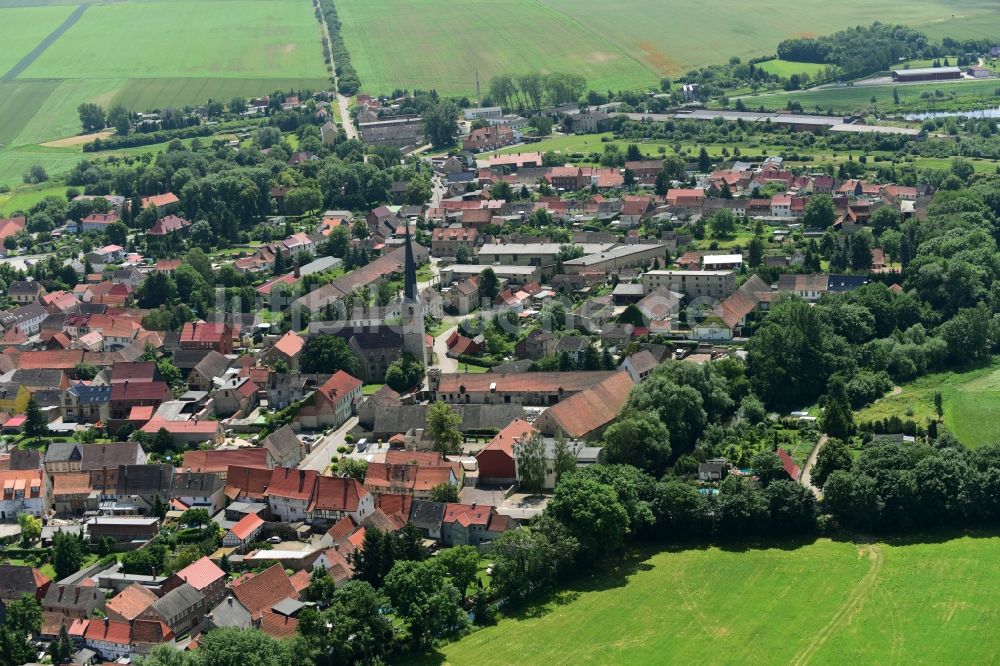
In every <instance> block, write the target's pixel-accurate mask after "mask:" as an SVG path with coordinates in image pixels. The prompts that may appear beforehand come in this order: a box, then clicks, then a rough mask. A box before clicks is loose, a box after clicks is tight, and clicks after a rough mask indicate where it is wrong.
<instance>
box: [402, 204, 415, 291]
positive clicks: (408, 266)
mask: <svg viewBox="0 0 1000 666" xmlns="http://www.w3.org/2000/svg"><path fill="white" fill-rule="evenodd" d="M403 299H404V300H408V301H415V300H417V264H416V262H414V261H413V242H412V241H411V240H410V224H409V222H407V223H406V263H405V266H404V270H403Z"/></svg>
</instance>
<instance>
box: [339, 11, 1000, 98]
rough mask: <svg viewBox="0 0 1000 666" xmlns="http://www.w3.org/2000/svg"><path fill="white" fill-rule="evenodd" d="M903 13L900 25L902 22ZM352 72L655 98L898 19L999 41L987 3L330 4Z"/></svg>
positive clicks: (468, 88) (454, 89) (370, 77)
mask: <svg viewBox="0 0 1000 666" xmlns="http://www.w3.org/2000/svg"><path fill="white" fill-rule="evenodd" d="M901 9H905V15H904V14H901V13H900V10H901ZM337 12H338V15H339V16H340V20H341V23H342V24H343V34H344V39H345V41H346V43H347V48H348V50H349V51H350V52H351V58H352V62H353V64H354V66H355V67H356V68H357V70H358V73H359V75H360V77H361V81H362V85H363V87H364V89H365V90H366V91H368V92H373V93H378V92H390V91H392V90H393V89H395V88H408V89H413V88H422V89H428V88H436V89H437V90H438V91H440V92H443V93H449V94H472V93H474V92H475V82H476V79H475V75H476V69H477V68H478V70H479V76H480V80H481V81H483V82H484V83H485V82H487V81H489V79H490V77H491V76H492V75H494V74H497V73H501V72H509V73H518V72H524V71H529V70H538V71H542V72H551V71H571V72H577V73H579V74H582V75H583V76H585V77H586V78H587V79H588V82H589V83H590V85H591V87H592V88H594V89H597V90H605V89H608V88H611V89H616V90H619V89H628V88H636V87H639V86H655V85H656V84H657V83H658V82H659V80H660V78H661V77H663V76H673V75H676V74H678V73H682V72H685V71H687V70H689V69H691V68H693V67H699V66H702V65H706V64H712V63H719V62H725V61H726V60H728V59H729V57H730V56H739V57H741V58H744V59H745V58H749V57H752V56H761V55H768V54H773V53H774V52H775V48H776V47H777V45H778V42H780V41H781V40H782V39H786V38H789V37H794V36H811V35H817V34H821V33H828V32H833V31H835V30H838V29H841V28H845V27H849V26H853V25H859V24H870V23H872V22H874V21H876V20H878V21H882V22H885V21H887V19H886V17H887V16H897V17H899V18H898V21H899V22H905V23H907V24H908V25H910V26H913V27H915V28H918V29H922V30H923V29H926V30H927V31H928V32H929V33H932V34H933V35H934V36H935V37H936V38H939V37H940V36H945V35H949V36H952V37H959V38H960V37H975V36H982V37H986V36H992V35H995V34H996V33H998V32H1000V6H998V5H997V3H995V2H992V1H991V0H914V2H909V3H905V4H904V3H902V2H900V0H871V1H869V2H863V3H862V2H853V3H846V4H845V3H840V4H837V3H830V2H824V1H822V0H803V2H800V3H797V4H796V7H795V11H793V12H789V11H788V5H787V3H783V2H780V1H779V0H764V1H763V2H761V3H757V4H755V5H754V10H753V11H747V8H746V4H745V3H743V2H740V1H739V0H717V1H716V2H713V3H711V5H710V6H706V5H704V4H700V3H692V2H685V1H683V0H610V1H608V0H497V1H495V2H486V1H485V0H454V1H447V0H338V2H337Z"/></svg>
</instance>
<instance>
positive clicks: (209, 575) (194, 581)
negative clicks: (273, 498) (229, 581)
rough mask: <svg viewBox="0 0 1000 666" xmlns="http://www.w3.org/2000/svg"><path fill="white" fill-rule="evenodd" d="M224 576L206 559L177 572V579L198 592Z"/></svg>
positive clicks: (221, 571)
mask: <svg viewBox="0 0 1000 666" xmlns="http://www.w3.org/2000/svg"><path fill="white" fill-rule="evenodd" d="M247 515H256V514H247ZM237 524H238V523H237ZM225 576H226V572H225V571H223V570H222V569H220V568H219V567H217V566H215V563H214V562H212V560H210V559H208V558H207V557H202V558H201V559H200V560H197V561H195V562H192V563H191V564H189V565H187V566H186V567H184V568H183V569H181V570H180V571H178V572H177V577H178V578H180V579H181V580H183V581H184V582H185V583H187V584H188V585H190V586H191V587H193V588H194V589H196V590H198V591H199V592H200V591H202V590H204V589H205V588H206V587H208V586H209V585H211V584H212V583H214V582H215V581H217V580H219V579H220V578H224V577H225Z"/></svg>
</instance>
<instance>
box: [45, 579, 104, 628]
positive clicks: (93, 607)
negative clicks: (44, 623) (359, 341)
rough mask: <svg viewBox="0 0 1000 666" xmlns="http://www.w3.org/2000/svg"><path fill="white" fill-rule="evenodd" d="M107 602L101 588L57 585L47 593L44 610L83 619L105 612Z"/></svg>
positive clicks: (50, 587)
mask: <svg viewBox="0 0 1000 666" xmlns="http://www.w3.org/2000/svg"><path fill="white" fill-rule="evenodd" d="M105 600H106V598H105V596H104V590H101V589H99V588H96V587H93V586H84V585H66V584H63V583H56V584H55V585H50V586H49V590H48V592H46V593H45V598H44V599H42V610H44V611H48V612H50V613H59V614H61V615H63V616H64V617H72V618H81V619H82V618H85V617H91V615H92V614H93V613H94V612H95V611H100V612H103V611H104V604H105Z"/></svg>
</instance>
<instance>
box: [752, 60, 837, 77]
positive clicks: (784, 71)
mask: <svg viewBox="0 0 1000 666" xmlns="http://www.w3.org/2000/svg"><path fill="white" fill-rule="evenodd" d="M756 66H757V67H759V68H760V69H762V70H764V71H765V72H767V73H768V74H777V75H778V76H785V77H787V76H791V75H792V74H803V73H804V74H808V75H809V76H812V75H813V74H816V73H817V72H822V71H823V70H824V69H826V65H821V64H818V63H815V62H793V61H791V60H781V59H780V58H779V59H777V60H768V61H766V62H761V63H757V65H756Z"/></svg>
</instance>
